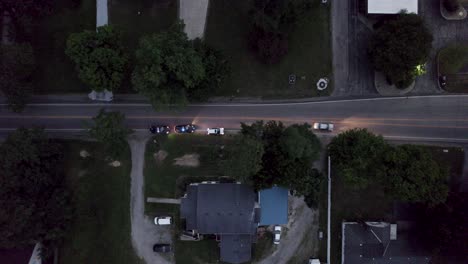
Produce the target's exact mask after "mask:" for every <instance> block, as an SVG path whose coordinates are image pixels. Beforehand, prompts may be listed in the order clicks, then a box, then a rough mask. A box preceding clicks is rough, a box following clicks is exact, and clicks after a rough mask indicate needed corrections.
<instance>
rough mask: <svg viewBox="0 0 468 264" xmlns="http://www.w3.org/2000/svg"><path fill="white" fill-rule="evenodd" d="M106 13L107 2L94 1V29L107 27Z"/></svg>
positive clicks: (105, 0) (103, 0)
mask: <svg viewBox="0 0 468 264" xmlns="http://www.w3.org/2000/svg"><path fill="white" fill-rule="evenodd" d="M107 12H108V11H107V0H96V27H100V26H105V25H107V23H108V16H107Z"/></svg>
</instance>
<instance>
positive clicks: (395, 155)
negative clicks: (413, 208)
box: [328, 129, 448, 205]
mask: <svg viewBox="0 0 468 264" xmlns="http://www.w3.org/2000/svg"><path fill="white" fill-rule="evenodd" d="M328 149H329V154H330V156H331V159H332V167H333V168H334V169H335V170H336V171H337V174H336V175H337V176H338V177H343V179H344V180H345V182H346V184H347V185H348V186H350V187H352V188H356V189H365V188H367V187H368V186H369V185H370V184H371V183H374V185H373V186H375V184H377V185H379V186H383V188H382V189H383V190H384V191H385V193H386V195H389V196H392V197H394V198H395V199H397V200H399V201H407V202H413V203H424V204H428V205H435V204H440V203H443V202H444V201H445V200H446V198H447V193H448V186H447V180H448V170H447V168H445V167H444V166H441V165H440V164H438V163H437V162H436V161H435V160H434V159H433V157H432V155H431V153H430V152H429V151H428V150H427V149H425V148H424V147H422V146H415V145H402V146H390V145H389V144H388V143H386V142H385V140H384V139H383V138H382V137H381V136H377V135H374V134H372V133H370V132H369V131H367V130H366V129H352V130H348V131H346V132H343V133H341V134H339V135H338V136H336V137H334V138H333V139H332V141H331V143H330V144H329V148H328Z"/></svg>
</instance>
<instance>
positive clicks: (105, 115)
mask: <svg viewBox="0 0 468 264" xmlns="http://www.w3.org/2000/svg"><path fill="white" fill-rule="evenodd" d="M124 120H125V115H124V114H122V113H120V112H105V111H104V109H101V110H100V111H99V114H98V115H97V116H95V117H93V122H92V124H89V126H90V128H89V134H90V136H91V137H93V138H95V139H96V140H97V141H99V142H101V143H103V144H104V146H105V148H106V153H107V154H108V155H109V156H110V157H111V158H113V159H118V158H119V157H120V156H121V155H122V154H123V153H124V151H125V150H126V149H127V146H128V145H127V137H128V135H130V134H131V133H133V131H132V130H131V129H129V128H127V127H126V126H125V125H124V123H123V122H124Z"/></svg>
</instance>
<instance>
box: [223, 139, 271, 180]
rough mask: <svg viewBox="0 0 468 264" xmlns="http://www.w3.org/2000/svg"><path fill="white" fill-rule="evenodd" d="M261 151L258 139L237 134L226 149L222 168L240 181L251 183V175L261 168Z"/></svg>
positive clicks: (261, 147)
mask: <svg viewBox="0 0 468 264" xmlns="http://www.w3.org/2000/svg"><path fill="white" fill-rule="evenodd" d="M263 152H264V150H263V144H262V143H261V142H260V141H258V140H255V139H253V138H249V137H243V136H241V135H237V136H236V137H235V138H234V143H233V144H231V145H230V147H229V148H227V149H226V155H225V158H224V160H223V161H222V164H221V166H222V169H223V171H225V173H227V175H229V176H231V177H233V178H235V179H236V180H238V181H240V182H244V183H252V177H253V176H254V175H255V174H257V172H258V171H259V170H260V169H261V163H262V156H263Z"/></svg>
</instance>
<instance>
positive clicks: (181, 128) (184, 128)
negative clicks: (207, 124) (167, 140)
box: [174, 124, 197, 134]
mask: <svg viewBox="0 0 468 264" xmlns="http://www.w3.org/2000/svg"><path fill="white" fill-rule="evenodd" d="M195 130H197V128H196V127H195V125H193V124H187V125H177V126H175V127H174V131H175V132H176V133H182V134H186V133H193V132H195Z"/></svg>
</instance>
